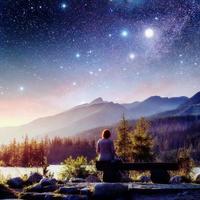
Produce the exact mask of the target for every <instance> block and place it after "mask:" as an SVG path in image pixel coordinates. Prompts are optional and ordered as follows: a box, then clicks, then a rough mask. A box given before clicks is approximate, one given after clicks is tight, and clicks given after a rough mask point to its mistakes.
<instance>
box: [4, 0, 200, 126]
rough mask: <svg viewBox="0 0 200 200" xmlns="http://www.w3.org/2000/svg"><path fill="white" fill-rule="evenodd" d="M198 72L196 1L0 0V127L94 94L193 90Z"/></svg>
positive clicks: (109, 96) (132, 96)
mask: <svg viewBox="0 0 200 200" xmlns="http://www.w3.org/2000/svg"><path fill="white" fill-rule="evenodd" d="M199 76H200V1H199V0H168V1H166V0H101V1H100V0H99V1H98V0H10V1H7V0H1V1H0V109H1V114H0V126H4V125H15V124H22V123H25V122H27V121H30V120H32V119H34V118H37V117H40V116H45V115H49V114H54V113H57V112H61V111H63V110H65V109H67V108H69V107H71V106H74V105H77V104H80V103H84V102H89V101H91V100H93V99H94V98H96V97H99V96H101V97H103V98H104V99H106V100H109V101H115V102H132V101H135V100H142V99H145V98H147V97H149V96H151V95H161V96H180V95H186V96H191V95H193V94H194V93H195V92H197V91H199V90H200V84H199Z"/></svg>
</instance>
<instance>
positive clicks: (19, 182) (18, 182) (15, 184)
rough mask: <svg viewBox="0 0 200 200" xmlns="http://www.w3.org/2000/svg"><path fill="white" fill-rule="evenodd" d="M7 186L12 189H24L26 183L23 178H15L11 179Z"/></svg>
mask: <svg viewBox="0 0 200 200" xmlns="http://www.w3.org/2000/svg"><path fill="white" fill-rule="evenodd" d="M7 184H8V185H9V187H11V188H23V186H24V181H23V179H22V178H20V177H15V178H11V179H9V180H8V181H7Z"/></svg>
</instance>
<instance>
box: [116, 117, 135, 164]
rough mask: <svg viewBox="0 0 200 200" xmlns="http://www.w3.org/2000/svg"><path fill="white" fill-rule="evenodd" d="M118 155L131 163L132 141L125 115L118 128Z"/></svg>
mask: <svg viewBox="0 0 200 200" xmlns="http://www.w3.org/2000/svg"><path fill="white" fill-rule="evenodd" d="M115 147H116V153H117V155H118V156H119V157H120V158H122V159H123V160H124V161H131V158H132V152H131V150H132V140H131V135H130V130H129V124H128V121H127V120H126V119H125V116H124V115H123V117H122V120H121V122H120V124H119V126H118V127H117V139H116V142H115Z"/></svg>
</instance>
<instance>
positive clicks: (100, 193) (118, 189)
mask: <svg viewBox="0 0 200 200" xmlns="http://www.w3.org/2000/svg"><path fill="white" fill-rule="evenodd" d="M127 193H128V185H127V184H122V183H97V184H96V185H95V187H94V194H93V195H94V198H95V199H112V198H116V197H121V196H124V195H126V194H127Z"/></svg>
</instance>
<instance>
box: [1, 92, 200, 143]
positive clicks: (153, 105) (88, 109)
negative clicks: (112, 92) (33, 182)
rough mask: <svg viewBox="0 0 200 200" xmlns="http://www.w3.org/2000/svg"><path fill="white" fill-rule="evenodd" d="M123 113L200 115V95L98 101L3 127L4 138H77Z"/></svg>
mask: <svg viewBox="0 0 200 200" xmlns="http://www.w3.org/2000/svg"><path fill="white" fill-rule="evenodd" d="M123 114H124V115H125V116H126V118H127V119H129V120H134V119H138V118H140V117H142V116H143V117H151V116H153V117H167V116H182V115H183V116H184V115H200V92H198V93H197V94H195V95H194V96H193V97H191V98H188V97H185V96H181V97H173V98H167V97H160V96H152V97H149V98H148V99H146V100H144V101H141V102H133V103H127V104H119V103H114V102H108V101H104V100H103V99H102V98H97V99H95V100H94V101H92V102H90V103H87V104H83V105H79V106H76V107H74V108H71V109H69V110H67V111H65V112H62V113H59V114H57V115H53V116H48V117H44V118H39V119H37V120H34V121H32V122H30V123H28V124H25V125H23V126H19V127H9V128H0V137H1V135H5V134H6V136H7V137H6V141H3V143H7V142H8V141H10V140H11V139H13V138H14V137H15V138H17V139H22V138H23V136H24V135H28V136H29V137H37V138H43V137H44V136H48V137H54V136H60V137H66V136H75V135H78V134H79V133H81V132H87V130H91V129H95V128H98V127H107V126H112V125H113V124H116V123H118V122H119V120H120V119H121V117H122V115H123ZM4 138H5V137H4Z"/></svg>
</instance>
